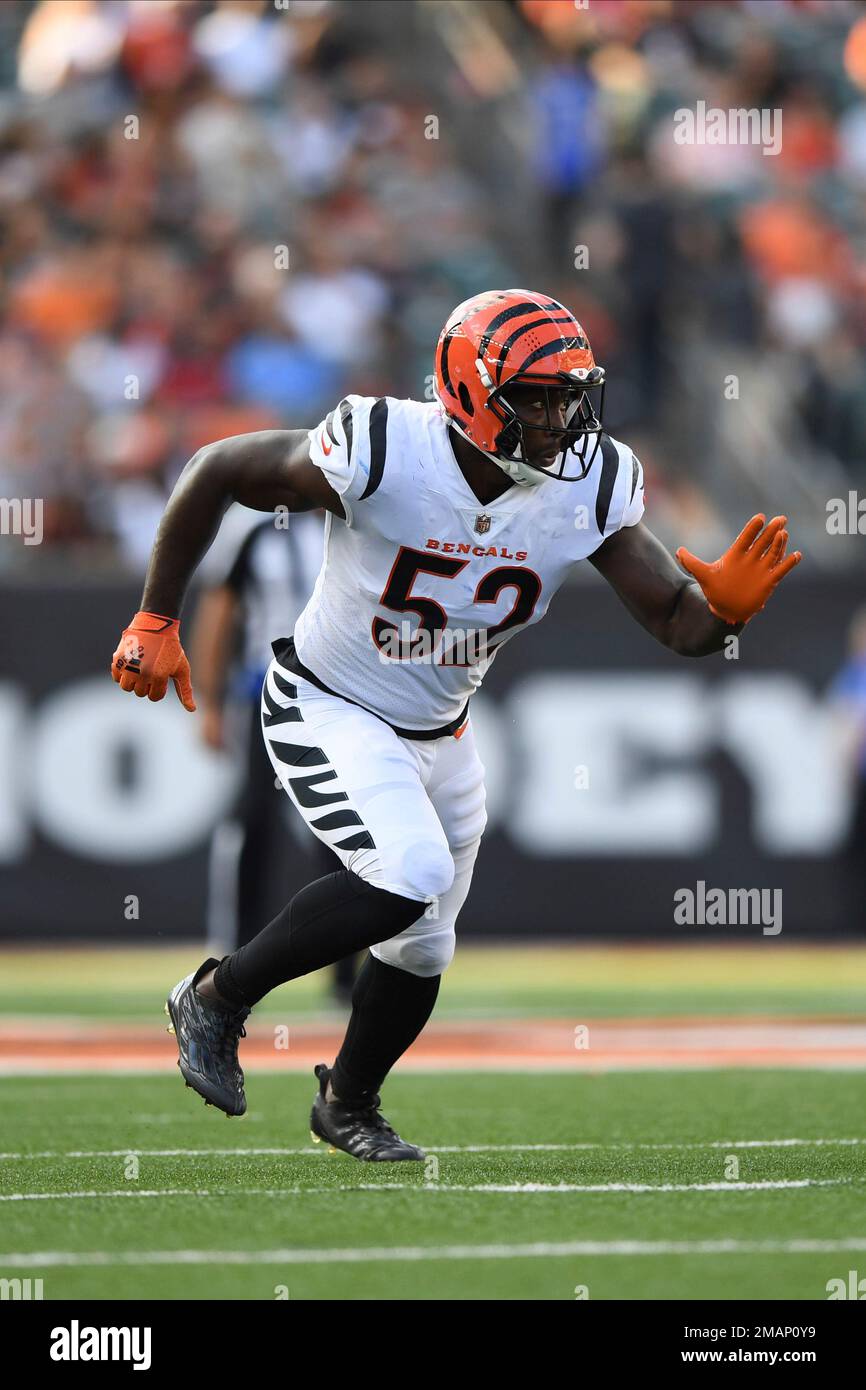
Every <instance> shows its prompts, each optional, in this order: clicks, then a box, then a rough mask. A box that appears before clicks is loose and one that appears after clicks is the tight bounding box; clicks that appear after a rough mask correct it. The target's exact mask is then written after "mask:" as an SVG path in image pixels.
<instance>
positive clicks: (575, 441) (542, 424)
mask: <svg viewBox="0 0 866 1390" xmlns="http://www.w3.org/2000/svg"><path fill="white" fill-rule="evenodd" d="M477 365H478V367H479V375H481V379H482V382H484V376H485V375H487V373H486V369H485V370H484V372H483V373H482V367H483V364H481V363H480V362H479V363H478V364H477ZM488 380H489V377H488ZM484 384H485V385H486V384H487V382H484ZM604 384H605V381H604V369H603V368H602V367H589V368H576V369H574V370H572V371H570V372H556V373H554V374H549V373H547V374H544V375H542V374H537V375H536V374H535V373H532V372H524V373H518V374H516V375H515V376H512V377H509V379H508V381H507V382H505V383H503V385H502V386H499V387H496V388H495V389H494V390H492V391H491V392H490V395H489V396H488V398H487V406H488V407H489V409H490V410H491V411H492V412H493V414H494V415H495V416H496V418H497V419H499V420H501V421H502V423H503V428H502V430H501V431H500V433H499V434H498V435H497V437H496V451H495V453H494V454H490V455H488V457H490V458H492V459H493V460H494V461H495V462H496V463H498V464H499V465H500V467H501V468H503V469H504V471H505V472H506V473H507V474H508V475H509V476H510V477H512V478H513V479H514V481H516V482H523V483H539V482H541V480H542V479H543V478H557V479H559V480H560V481H562V482H579V481H580V480H581V479H583V478H585V477H586V475H587V473H588V472H589V470H590V468H591V467H592V464H593V461H594V459H595V456H596V453H597V452H598V449H599V446H600V444H601V435H602V413H603V408H604ZM515 386H518V387H520V386H530V387H532V388H533V389H534V390H535V391H537V392H538V394H539V398H540V399H542V400H543V402H544V416H543V418H538V416H536V417H534V418H532V419H529V418H527V417H526V416H525V415H523V414H521V410H520V406H519V404H513V403H512V402H511V401H510V400H509V399H508V394H509V391H510V390H511V389H512V388H514V387H515ZM563 389H564V390H566V391H567V392H568V396H569V399H568V403H567V406H566V411H565V423H564V424H562V423H560V421H561V418H562V417H561V416H560V413H559V410H558V408H557V407H556V406H555V405H554V402H553V398H552V394H551V393H552V392H556V393H557V395H558V394H559V393H561V392H562V391H563ZM593 396H595V397H596V400H595V401H593ZM526 430H538V431H541V432H542V433H544V434H547V435H553V436H555V437H556V436H558V437H559V439H560V440H561V448H560V450H559V452H558V454H557V459H558V464H559V466H558V467H556V462H557V460H556V459H555V460H553V461H552V462H551V464H550V466H549V467H544V466H543V465H541V464H537V463H533V462H532V461H531V459H530V450H529V449H528V448H527V441H526V436H525V431H526ZM570 453H573V454H574V456H575V458H576V460H577V461H578V469H577V471H573V472H568V473H567V472H566V471H565V470H566V467H567V466H568V463H567V460H568V455H569V454H570Z"/></svg>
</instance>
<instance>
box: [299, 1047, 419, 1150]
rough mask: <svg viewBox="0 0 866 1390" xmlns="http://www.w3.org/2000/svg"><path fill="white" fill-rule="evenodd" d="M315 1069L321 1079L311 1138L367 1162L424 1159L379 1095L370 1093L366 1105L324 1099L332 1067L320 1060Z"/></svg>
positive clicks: (313, 1113)
mask: <svg viewBox="0 0 866 1390" xmlns="http://www.w3.org/2000/svg"><path fill="white" fill-rule="evenodd" d="M313 1070H314V1071H315V1073H316V1076H317V1077H318V1078H319V1094H318V1095H317V1096H316V1099H315V1100H314V1101H313V1108H312V1110H311V1112H310V1138H311V1139H312V1140H313V1142H314V1143H316V1144H318V1142H319V1140H320V1139H326V1140H327V1142H328V1143H329V1144H330V1145H331V1148H332V1149H342V1150H343V1152H344V1153H347V1154H351V1155H352V1157H353V1158H360V1159H362V1160H363V1161H364V1162H365V1163H397V1162H399V1161H400V1160H401V1159H416V1160H418V1159H424V1158H426V1157H427V1155H426V1154H425V1152H424V1150H423V1149H419V1148H418V1147H417V1145H416V1144H407V1143H406V1141H405V1139H401V1138H400V1136H399V1134H397V1133H395V1131H394V1130H393V1129H392V1128H391V1126H390V1125H389V1124H388V1121H387V1120H386V1119H385V1117H384V1115H382V1114H381V1113H380V1111H379V1097H378V1096H371V1097H370V1101H369V1104H367V1105H344V1104H343V1102H342V1101H339V1100H334V1101H331V1102H330V1103H329V1102H328V1101H326V1100H325V1094H326V1092H327V1089H328V1082H329V1080H330V1078H331V1068H330V1067H328V1066H326V1065H325V1063H324V1062H319V1064H318V1066H316V1067H314V1068H313Z"/></svg>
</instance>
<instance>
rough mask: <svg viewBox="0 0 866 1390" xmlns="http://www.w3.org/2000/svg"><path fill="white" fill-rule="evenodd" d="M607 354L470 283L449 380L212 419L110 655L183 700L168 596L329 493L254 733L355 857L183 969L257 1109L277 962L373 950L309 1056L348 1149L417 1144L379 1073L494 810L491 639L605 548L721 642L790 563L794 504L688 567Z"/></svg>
mask: <svg viewBox="0 0 866 1390" xmlns="http://www.w3.org/2000/svg"><path fill="white" fill-rule="evenodd" d="M603 394H604V371H603V369H602V368H601V367H600V366H598V365H597V364H596V362H595V361H594V358H593V354H592V351H591V349H590V345H589V341H588V339H587V337H586V334H585V333H584V331H583V328H582V327H581V326H580V324H579V323H578V322H577V321H576V319H575V318H574V316H573V315H572V314H571V313H570V312H569V311H568V309H566V308H565V307H564V306H563V305H562V304H560V303H558V302H557V301H556V300H553V299H550V298H549V297H548V296H546V295H543V294H538V293H535V292H533V291H527V290H501V291H500V290H496V291H489V292H487V293H484V294H479V295H476V296H475V297H474V298H472V299H469V300H467V301H466V302H465V303H463V304H461V305H459V306H458V308H457V309H455V310H454V312H453V313H452V314H451V316H450V318H449V319H448V322H447V324H446V325H445V328H444V329H443V332H442V335H441V337H440V339H439V343H438V347H437V351H436V400H435V401H434V402H430V403H424V402H421V401H413V400H396V399H393V398H391V397H382V398H378V399H369V398H364V397H360V396H353V395H350V396H347V397H346V399H345V400H342V401H340V403H339V404H338V405H337V406H336V407H335V409H334V410H332V411H331V413H330V414H329V415H328V416H327V418H326V419H325V420H323V421H322V422H321V424H319V425H317V426H316V427H315V429H312V430H310V431H309V433H308V432H306V431H302V430H266V431H262V432H260V433H256V434H249V435H240V436H237V437H235V438H231V439H224V440H219V441H217V442H216V443H214V444H210V445H208V446H206V447H205V448H204V449H201V450H200V451H199V452H198V453H197V454H196V455H195V456H194V457H193V458H192V459H191V460H190V462H189V463H188V464H187V466H186V468H185V470H184V472H183V474H182V475H181V477H180V479H179V480H178V483H177V486H176V487H175V490H174V492H173V493H172V496H171V498H170V500H169V502H168V505H167V507H166V510H165V514H164V516H163V519H162V522H161V525H160V528H159V532H158V535H157V538H156V541H155V544H154V548H153V554H152V557H151V562H150V567H149V569H148V574H147V580H146V583H145V588H144V594H143V597H142V601H141V611H140V612H138V613H136V615H135V617H134V618H133V620H132V622H131V623H130V624H129V627H128V628H126V629H125V630H124V632H123V634H122V636H121V639H120V643H119V645H118V647H117V650H116V651H115V653H114V656H113V658H112V665H111V670H112V675H113V677H114V679H115V680H116V681H117V682H118V683H119V684H120V685H121V687H122V688H123V689H124V690H128V691H132V692H134V693H135V694H136V695H138V696H147V697H148V698H149V699H151V700H160V699H162V697H163V696H164V694H165V692H166V688H167V683H168V681H169V680H172V681H173V682H174V685H175V689H176V691H177V694H178V696H179V698H180V700H181V701H182V703H183V705H184V706H185V708H187V709H194V708H195V705H194V702H193V693H192V687H191V684H190V670H189V663H188V662H187V659H186V657H185V655H184V652H183V649H182V647H181V643H180V636H179V614H180V610H181V604H182V602H183V598H184V592H185V590H186V587H187V585H188V583H189V580H190V577H191V575H192V573H193V571H194V569H195V567H196V565H197V564H198V562H199V560H200V559H201V557H202V555H203V554H204V552H205V550H206V549H207V547H208V545H209V544H210V541H211V539H212V537H213V535H214V532H215V530H216V528H217V526H218V524H219V520H220V517H221V515H222V513H223V510H224V509H225V508H226V506H227V505H228V504H229V503H230V502H231V501H233V500H234V501H238V502H242V503H244V504H245V505H246V506H248V507H255V508H258V509H260V510H262V511H276V510H277V509H288V511H289V512H301V511H306V510H308V509H310V508H314V507H322V508H324V509H325V511H326V512H327V514H328V515H327V522H326V535H325V551H324V560H323V564H322V568H321V571H320V573H319V577H318V580H317V582H316V587H315V590H314V592H313V594H312V597H311V598H310V601H309V603H308V604H307V606H306V608H305V609H304V611H303V612H302V614H301V616H300V618H299V620H298V622H297V624H296V626H295V630H294V633H293V634H287V635H282V634H274V636H275V638H276V639H277V640H276V641H275V642H274V644H273V650H274V660H273V662H272V663H271V666H270V668H269V670H268V674H267V677H266V679H265V684H264V690H263V697H262V729H263V735H264V739H265V743H266V746H267V751H268V755H269V757H270V760H271V763H272V764H273V767H274V769H275V771H276V773H277V776H278V777H279V779H280V781H281V783H282V785H283V786H284V788H285V790H286V792H287V794H288V796H289V797H290V799H291V801H292V803H293V804H294V806H295V807H296V808H297V810H298V812H299V814H300V815H301V816H303V818H304V820H305V821H306V823H307V825H308V826H309V827H310V829H311V830H312V831H313V833H314V834H315V835H317V836H318V837H319V838H320V839H321V840H322V841H323V842H324V843H325V844H327V845H328V846H329V847H330V848H331V849H332V850H333V851H334V853H335V854H336V855H337V856H338V858H339V860H340V862H341V864H342V865H343V867H342V868H341V869H340V870H339V871H338V872H335V873H332V874H329V875H327V876H325V877H323V878H320V879H318V880H317V881H316V882H313V883H310V884H308V885H307V887H305V888H303V889H302V890H301V891H300V892H299V893H297V894H296V895H295V897H294V898H293V899H292V900H291V902H290V903H289V904H288V905H287V906H286V908H285V909H284V910H283V911H282V912H281V913H280V914H279V916H278V917H276V918H275V919H274V921H272V922H270V923H269V924H268V925H267V926H265V927H264V929H263V930H262V931H261V932H259V934H258V936H256V937H255V938H254V939H253V940H252V941H250V942H248V943H247V944H246V945H244V946H242V947H241V948H240V949H239V950H237V951H235V952H233V953H232V954H230V955H227V956H225V957H223V959H222V960H219V961H218V960H216V959H208V960H205V961H204V962H203V963H202V964H201V965H200V966H199V968H198V969H197V970H196V971H195V972H194V973H193V974H191V975H189V976H187V977H186V979H184V980H181V981H180V982H179V983H178V984H177V985H176V986H175V987H174V989H173V990H172V991H171V994H170V996H169V1000H168V1004H167V1009H168V1011H169V1012H170V1015H171V1019H172V1023H173V1025H174V1028H175V1031H176V1034H177V1041H178V1047H179V1051H180V1058H179V1066H180V1070H181V1072H182V1074H183V1076H184V1078H185V1079H186V1081H187V1082H188V1084H190V1085H191V1086H192V1087H193V1088H194V1089H195V1090H196V1091H198V1092H199V1094H201V1095H202V1096H204V1097H205V1099H206V1100H207V1101H209V1102H210V1103H212V1104H214V1105H217V1106H219V1107H221V1108H222V1109H223V1110H225V1111H226V1113H227V1114H230V1115H240V1114H242V1113H243V1112H244V1110H245V1108H246V1099H245V1096H244V1078H243V1072H242V1071H241V1069H240V1065H239V1061H238V1040H239V1038H240V1037H242V1036H243V1033H244V1022H245V1020H246V1018H247V1015H248V1014H249V1011H250V1009H251V1008H253V1007H254V1006H255V1004H257V1003H258V1001H259V1000H260V999H262V998H263V997H264V996H265V995H266V994H267V993H268V992H269V991H270V990H272V989H274V988H275V987H276V986H277V985H280V984H283V983H284V982H285V981H287V980H293V979H296V978H297V977H298V976H300V975H305V974H307V973H308V972H309V971H312V970H318V969H319V968H321V967H322V966H325V965H329V964H331V963H332V962H333V961H336V960H338V959H340V957H342V956H346V955H348V954H349V953H350V952H353V951H359V950H362V949H363V948H365V947H369V955H368V956H367V959H366V962H365V964H364V966H363V968H362V969H361V971H360V973H359V975H358V978H357V982H356V984H355V988H354V991H353V997H352V1013H351V1017H350V1020H349V1024H348V1028H347V1030H346V1035H345V1038H344V1040H343V1043H342V1046H341V1047H340V1051H339V1053H338V1055H337V1057H336V1060H335V1061H334V1063H333V1066H327V1065H325V1064H324V1063H321V1064H319V1065H318V1066H317V1067H316V1068H315V1072H316V1076H317V1078H318V1081H319V1089H318V1094H317V1095H316V1097H315V1101H314V1104H313V1110H312V1115H311V1127H312V1131H313V1137H314V1138H319V1139H325V1140H327V1141H328V1142H329V1143H330V1144H331V1145H333V1146H334V1147H335V1148H338V1149H344V1150H345V1151H346V1152H347V1153H350V1154H352V1155H354V1156H355V1157H356V1158H359V1159H366V1160H373V1161H387V1160H401V1159H409V1160H411V1159H422V1158H424V1154H423V1152H422V1150H421V1149H420V1148H418V1147H417V1146H416V1145H414V1144H411V1143H408V1142H406V1141H404V1140H403V1139H401V1138H400V1136H399V1135H398V1134H396V1133H395V1132H394V1130H393V1129H392V1128H391V1126H390V1125H389V1124H388V1122H387V1120H386V1119H385V1118H384V1116H383V1115H382V1113H381V1111H380V1108H379V1106H380V1097H379V1091H380V1088H381V1086H382V1083H383V1081H384V1080H385V1077H386V1076H387V1075H388V1072H389V1071H390V1069H391V1068H392V1067H393V1066H394V1063H395V1062H396V1061H397V1059H398V1058H399V1057H400V1056H401V1055H402V1054H403V1053H404V1052H405V1051H406V1049H407V1048H408V1047H409V1046H410V1045H411V1043H412V1042H413V1041H414V1039H415V1038H416V1037H417V1036H418V1034H419V1033H420V1032H421V1030H422V1029H423V1028H424V1026H425V1024H426V1022H427V1020H428V1018H429V1017H430V1014H431V1012H432V1010H433V1006H434V1004H435V1002H436V995H437V991H438V989H439V981H440V978H441V975H442V972H443V971H444V970H445V968H446V966H447V965H448V963H449V961H450V960H451V957H452V954H453V951H454V941H455V935H454V931H455V925H456V922H457V917H458V914H459V912H460V909H461V907H462V906H463V903H464V901H465V899H466V895H467V893H468V892H469V885H470V881H471V878H472V868H473V864H474V862H475V857H476V854H477V851H478V845H479V841H480V839H481V834H482V831H483V830H484V825H485V809H484V770H483V768H482V765H481V763H480V761H479V757H478V754H477V752H476V747H475V742H474V738H473V731H472V719H471V714H470V703H471V696H472V694H473V692H474V691H475V690H476V689H477V688H478V686H479V685H480V683H481V681H482V679H483V677H484V674H485V672H486V671H487V670H488V668H489V666H490V663H491V662H492V661H493V660H494V658H495V657H496V655H497V653H498V651H499V649H500V647H502V646H504V645H505V643H506V642H508V641H510V639H511V638H513V637H514V636H515V634H516V633H518V632H520V631H521V630H522V629H523V628H525V627H528V626H529V625H530V624H532V623H537V622H538V621H539V620H540V619H541V618H542V617H543V616H544V614H545V612H546V611H547V608H548V605H549V603H550V600H551V598H552V597H553V595H554V594H555V593H556V590H557V589H558V588H559V586H560V585H561V584H562V582H563V580H564V579H565V578H566V576H567V575H568V573H569V571H570V570H571V568H572V566H573V565H575V564H577V563H579V562H580V561H582V560H589V561H590V563H591V564H593V565H594V566H595V568H596V569H597V570H599V571H600V573H601V574H602V575H604V577H605V579H607V581H608V582H609V583H610V584H611V585H612V586H613V588H614V589H615V590H616V592H617V593H618V594H619V596H620V598H621V599H622V600H623V602H624V603H625V604H626V606H627V607H628V609H629V610H630V612H631V613H632V614H633V615H634V617H635V618H636V619H637V620H638V622H639V623H641V624H642V625H643V627H645V628H646V629H647V630H648V631H649V632H650V633H652V635H653V636H654V637H656V638H657V639H658V640H659V641H660V642H662V643H663V644H664V645H665V646H667V647H669V648H671V650H672V651H675V652H678V653H680V654H681V655H683V656H703V655H706V654H708V653H711V652H716V651H719V650H720V649H721V648H722V646H723V644H724V641H725V638H726V636H728V635H729V634H731V633H738V632H739V631H740V630H741V629H742V627H743V625H744V624H745V623H747V622H748V621H749V620H750V619H751V618H752V617H754V615H755V614H756V613H757V612H758V611H759V610H760V609H761V608H763V606H764V604H765V603H766V601H767V599H768V598H769V596H770V594H771V593H772V592H773V590H774V589H775V587H776V585H777V584H778V583H779V581H780V580H781V579H782V578H783V577H784V576H785V575H786V574H787V573H788V572H789V571H790V570H791V569H792V568H793V567H794V566H795V565H796V564H797V563H798V561H799V559H800V555H799V553H798V552H797V553H794V554H791V555H786V546H787V541H788V533H787V531H786V529H785V526H786V519H785V517H783V516H777V517H774V518H773V519H772V520H771V521H770V522H769V523H766V524H765V518H764V517H763V516H755V517H753V518H752V519H751V521H749V522H748V524H747V525H746V526H745V527H744V529H743V531H742V532H741V534H740V535H739V536H738V537H737V539H736V540H735V541H734V542H733V544H732V545H731V546H730V548H729V549H728V550H727V551H726V552H725V554H724V555H722V556H721V558H720V559H718V560H716V561H715V562H714V563H712V564H707V563H705V562H703V561H701V560H699V559H697V558H696V557H695V556H693V555H691V554H690V553H689V552H688V551H686V550H683V549H680V550H679V551H678V552H677V559H678V560H679V561H680V565H681V566H682V568H680V565H677V563H676V562H675V560H674V559H673V557H672V556H671V555H670V554H669V553H668V551H667V550H666V549H665V547H664V546H663V545H662V544H661V542H660V541H658V540H657V539H656V537H655V536H654V535H653V534H652V532H651V531H650V530H648V529H647V527H646V526H645V525H644V524H643V521H642V516H643V511H644V487H643V476H642V470H641V465H640V463H639V462H638V460H637V459H636V458H635V457H634V455H633V453H632V451H631V450H630V449H629V448H628V446H627V445H625V444H621V443H618V442H617V441H616V440H615V439H612V438H610V437H609V436H608V435H607V434H605V433H604V430H603V424H602V403H603Z"/></svg>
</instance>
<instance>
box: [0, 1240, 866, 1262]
mask: <svg viewBox="0 0 866 1390" xmlns="http://www.w3.org/2000/svg"><path fill="white" fill-rule="evenodd" d="M861 1250H866V1236H853V1237H851V1238H846V1239H844V1240H763V1241H750V1240H699V1241H689V1240H684V1241H664V1240H659V1241H652V1240H612V1241H610V1240H605V1241H603V1240H569V1241H555V1242H554V1241H538V1242H535V1243H533V1244H530V1245H408V1246H393V1247H376V1246H371V1247H370V1248H369V1249H364V1248H349V1249H339V1248H336V1249H331V1250H299V1249H286V1250H139V1251H132V1250H126V1251H123V1252H112V1251H108V1250H89V1251H65V1250H41V1251H33V1252H30V1253H27V1254H17V1253H11V1254H2V1253H0V1269H3V1270H6V1269H47V1268H49V1267H51V1266H56V1267H61V1266H66V1267H71V1268H75V1267H79V1268H80V1267H88V1266H90V1267H92V1266H100V1265H106V1266H111V1265H132V1266H140V1265H209V1264H214V1265H323V1264H325V1265H326V1264H367V1263H373V1262H381V1261H425V1260H523V1259H534V1258H542V1259H551V1258H556V1257H564V1258H567V1257H574V1256H576V1255H836V1254H842V1253H845V1252H847V1251H861Z"/></svg>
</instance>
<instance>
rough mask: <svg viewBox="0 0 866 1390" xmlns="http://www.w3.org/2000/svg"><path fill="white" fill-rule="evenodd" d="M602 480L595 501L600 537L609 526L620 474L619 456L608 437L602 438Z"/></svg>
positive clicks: (596, 521) (596, 522)
mask: <svg viewBox="0 0 866 1390" xmlns="http://www.w3.org/2000/svg"><path fill="white" fill-rule="evenodd" d="M601 457H602V465H601V478H600V479H599V483H598V494H597V496H596V499H595V524H596V526H597V527H598V533H599V535H600V536H603V535H604V528H605V526H606V525H607V517H608V512H609V511H610V503H611V498H612V497H613V489H614V484H615V483H616V475H617V473H618V472H619V454H618V453H617V451H616V446H615V445H614V443H613V441H612V440H611V439H610V438H609V437H608V436H607V435H606V434H603V435H602V436H601Z"/></svg>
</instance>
